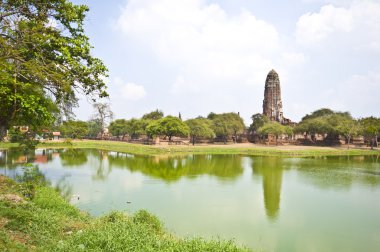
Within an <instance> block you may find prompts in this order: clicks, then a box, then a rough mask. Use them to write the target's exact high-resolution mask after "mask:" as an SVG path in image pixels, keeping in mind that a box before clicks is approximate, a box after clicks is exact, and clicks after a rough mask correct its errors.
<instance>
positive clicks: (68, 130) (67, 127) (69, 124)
mask: <svg viewBox="0 0 380 252" xmlns="http://www.w3.org/2000/svg"><path fill="white" fill-rule="evenodd" d="M60 131H61V132H62V134H63V136H64V137H70V138H74V139H77V138H78V139H82V138H84V137H86V136H87V135H88V123H87V122H83V121H73V120H70V121H66V122H63V124H62V125H61V126H60Z"/></svg>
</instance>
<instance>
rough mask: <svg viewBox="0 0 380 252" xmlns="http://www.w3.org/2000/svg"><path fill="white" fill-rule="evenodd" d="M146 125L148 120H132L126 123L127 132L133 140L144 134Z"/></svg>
mask: <svg viewBox="0 0 380 252" xmlns="http://www.w3.org/2000/svg"><path fill="white" fill-rule="evenodd" d="M146 123H147V122H146V120H143V119H136V118H132V119H130V120H128V121H127V122H126V126H127V127H126V131H127V133H128V134H129V135H130V136H131V138H136V137H139V136H140V135H142V134H144V132H145V128H146Z"/></svg>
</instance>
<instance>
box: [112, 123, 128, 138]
mask: <svg viewBox="0 0 380 252" xmlns="http://www.w3.org/2000/svg"><path fill="white" fill-rule="evenodd" d="M108 130H109V132H110V133H111V134H112V135H113V136H117V137H119V136H124V135H125V134H127V120H125V119H116V120H115V121H113V122H111V123H110V126H109V127H108Z"/></svg>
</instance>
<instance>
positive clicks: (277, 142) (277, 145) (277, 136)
mask: <svg viewBox="0 0 380 252" xmlns="http://www.w3.org/2000/svg"><path fill="white" fill-rule="evenodd" d="M276 146H278V136H277V135H276Z"/></svg>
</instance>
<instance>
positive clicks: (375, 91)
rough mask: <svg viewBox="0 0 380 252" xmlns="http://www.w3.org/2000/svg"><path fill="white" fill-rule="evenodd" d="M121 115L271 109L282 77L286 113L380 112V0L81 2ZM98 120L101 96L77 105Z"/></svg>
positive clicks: (295, 117)
mask: <svg viewBox="0 0 380 252" xmlns="http://www.w3.org/2000/svg"><path fill="white" fill-rule="evenodd" d="M73 2H74V3H76V4H85V5H87V6H89V8H90V11H89V13H88V14H87V17H86V20H85V30H86V34H87V35H88V37H89V38H90V43H91V44H92V45H93V46H94V48H93V51H92V53H93V55H94V56H96V57H98V58H100V59H102V60H103V62H104V63H105V64H106V66H107V67H108V69H109V77H108V78H107V79H106V83H107V85H108V92H109V94H110V98H109V100H108V101H105V102H109V103H110V104H111V109H112V111H113V112H114V115H115V116H114V117H115V119H121V118H124V119H130V118H133V117H135V118H139V117H141V116H142V115H143V114H145V113H147V112H150V111H153V110H155V109H160V110H162V111H163V112H164V113H165V115H178V113H181V115H182V118H183V119H188V118H194V117H197V116H199V115H201V116H207V115H208V113H210V112H215V113H223V112H240V115H241V116H242V117H243V119H244V121H245V124H246V125H249V124H250V123H251V119H250V117H251V116H252V115H253V114H255V113H261V112H262V104H263V96H264V85H265V79H266V75H267V74H268V72H269V71H270V70H271V69H275V70H276V71H277V73H278V74H279V76H280V82H281V91H282V103H283V111H284V116H285V117H286V118H289V119H291V120H292V121H295V122H297V121H299V120H300V119H301V118H302V117H303V116H304V115H306V114H308V113H311V112H312V111H315V110H317V109H319V108H325V107H328V108H331V109H333V110H338V111H349V112H351V114H352V115H353V116H354V117H355V118H360V117H366V116H371V115H372V116H377V117H380V92H379V91H380V0H288V1H283V0H267V1H258V0H108V1H90V0H87V1H86V0H74V1H73ZM74 113H75V114H76V115H77V119H81V120H88V119H90V117H91V115H92V114H93V108H92V106H91V103H90V102H89V101H88V100H87V99H86V98H84V97H81V100H80V106H79V107H78V108H77V109H75V110H74Z"/></svg>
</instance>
